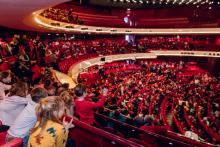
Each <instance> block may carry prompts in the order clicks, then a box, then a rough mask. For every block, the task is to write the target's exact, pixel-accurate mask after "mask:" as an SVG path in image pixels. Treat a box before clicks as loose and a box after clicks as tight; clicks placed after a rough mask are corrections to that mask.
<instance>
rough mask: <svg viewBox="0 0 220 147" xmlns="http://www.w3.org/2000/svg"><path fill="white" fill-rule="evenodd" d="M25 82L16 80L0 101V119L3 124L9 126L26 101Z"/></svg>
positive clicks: (26, 90)
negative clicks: (7, 93) (6, 95)
mask: <svg viewBox="0 0 220 147" xmlns="http://www.w3.org/2000/svg"><path fill="white" fill-rule="evenodd" d="M27 92H28V86H27V83H24V82H17V83H15V84H13V85H12V87H11V89H10V92H9V96H8V97H6V98H5V99H4V100H2V101H0V120H1V121H2V122H3V124H5V125H7V126H11V125H12V123H13V122H14V121H15V119H16V117H17V116H18V115H19V114H20V113H21V112H22V110H23V109H24V107H25V106H26V105H27V103H28V98H26V96H27Z"/></svg>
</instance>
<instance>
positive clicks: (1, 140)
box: [0, 131, 7, 145]
mask: <svg viewBox="0 0 220 147" xmlns="http://www.w3.org/2000/svg"><path fill="white" fill-rule="evenodd" d="M6 134H7V131H5V132H0V145H2V144H4V143H5V137H6Z"/></svg>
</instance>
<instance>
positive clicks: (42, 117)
mask: <svg viewBox="0 0 220 147" xmlns="http://www.w3.org/2000/svg"><path fill="white" fill-rule="evenodd" d="M64 113H65V104H64V101H63V100H62V99H61V98H60V97H58V96H49V97H46V98H44V99H40V101H39V103H38V105H37V106H36V115H37V119H38V121H39V122H40V126H41V127H43V125H45V124H46V121H47V120H51V121H54V122H57V123H60V119H61V118H62V116H63V115H64Z"/></svg>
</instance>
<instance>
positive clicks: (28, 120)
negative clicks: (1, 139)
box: [7, 88, 48, 146]
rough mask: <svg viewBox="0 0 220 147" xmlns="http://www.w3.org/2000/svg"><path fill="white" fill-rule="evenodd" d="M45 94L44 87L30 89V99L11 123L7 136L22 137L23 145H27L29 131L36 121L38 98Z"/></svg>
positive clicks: (46, 94)
mask: <svg viewBox="0 0 220 147" xmlns="http://www.w3.org/2000/svg"><path fill="white" fill-rule="evenodd" d="M47 96H48V92H47V90H46V89H44V88H35V89H33V90H32V91H31V99H29V101H28V104H27V106H26V107H25V108H24V110H23V111H22V112H21V113H20V114H19V115H18V117H17V118H16V120H15V121H14V123H13V124H12V125H11V127H10V129H9V130H8V136H7V137H9V138H18V137H20V138H23V146H26V145H27V142H28V137H29V132H30V130H31V129H32V128H33V127H34V125H35V123H36V122H37V117H36V112H35V107H36V105H37V103H38V102H39V101H40V99H42V98H45V97H47Z"/></svg>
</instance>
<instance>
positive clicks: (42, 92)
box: [31, 87, 48, 103]
mask: <svg viewBox="0 0 220 147" xmlns="http://www.w3.org/2000/svg"><path fill="white" fill-rule="evenodd" d="M47 96H48V92H47V90H46V89H44V88H40V87H38V88H34V89H33V90H32V91H31V99H32V101H34V102H35V103H38V102H39V101H40V99H41V98H45V97H47Z"/></svg>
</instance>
